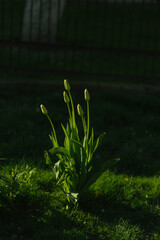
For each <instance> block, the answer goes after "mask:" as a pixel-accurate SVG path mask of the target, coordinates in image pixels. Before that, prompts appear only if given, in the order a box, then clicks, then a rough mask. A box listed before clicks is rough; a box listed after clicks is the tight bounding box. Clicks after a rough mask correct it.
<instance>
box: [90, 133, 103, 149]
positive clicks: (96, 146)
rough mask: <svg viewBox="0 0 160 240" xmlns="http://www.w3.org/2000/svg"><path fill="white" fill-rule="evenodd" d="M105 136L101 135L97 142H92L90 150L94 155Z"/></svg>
mask: <svg viewBox="0 0 160 240" xmlns="http://www.w3.org/2000/svg"><path fill="white" fill-rule="evenodd" d="M105 135H106V132H104V133H102V134H101V135H100V136H99V137H98V138H97V140H96V141H95V142H94V144H93V150H92V153H94V152H95V151H96V149H97V148H98V146H99V145H100V144H101V142H102V140H103V138H104V136H105Z"/></svg>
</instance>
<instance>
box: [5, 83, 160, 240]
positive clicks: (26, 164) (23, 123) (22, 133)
mask: <svg viewBox="0 0 160 240" xmlns="http://www.w3.org/2000/svg"><path fill="white" fill-rule="evenodd" d="M70 83H71V86H72V94H73V97H74V100H75V103H81V104H82V106H83V101H82V98H83V89H84V88H85V87H86V85H85V84H82V85H77V84H74V83H73V81H72V80H70ZM87 87H88V90H89V91H90V95H91V107H90V108H91V122H92V126H93V127H94V129H95V134H96V135H99V133H101V132H103V131H106V132H107V135H106V137H105V139H104V142H103V145H102V146H101V148H100V149H99V151H97V153H96V155H95V158H96V159H97V164H101V163H102V162H104V161H107V160H108V159H110V158H113V157H120V158H121V160H120V161H119V162H118V164H117V165H116V166H114V167H112V168H110V169H108V170H107V171H105V172H104V173H103V175H102V176H101V177H100V178H99V179H98V180H97V182H96V183H95V184H94V185H92V186H91V187H90V188H89V190H88V191H87V192H85V193H84V194H83V196H82V197H81V198H80V203H79V206H78V208H77V209H75V210H73V209H72V208H70V207H69V210H66V204H67V202H66V199H65V196H64V195H63V193H61V192H59V191H58V190H57V189H56V188H55V185H54V175H53V172H52V170H51V169H50V168H49V167H47V166H46V165H45V160H44V156H43V155H44V150H45V149H49V148H50V147H51V144H50V140H49V137H48V135H49V133H50V131H51V129H50V125H49V123H48V121H47V119H46V118H45V116H44V115H42V113H41V112H40V108H39V105H40V104H42V103H43V104H44V105H45V106H46V107H47V109H48V111H49V113H50V116H51V118H52V120H53V122H54V125H55V128H56V131H57V135H58V138H59V139H60V141H63V134H62V129H61V126H60V123H61V122H62V123H64V124H65V122H66V120H67V109H66V106H65V103H64V102H63V97H62V92H63V86H62V84H61V85H54V84H53V85H44V84H42V85H37V84H19V85H18V84H17V85H12V84H10V85H7V84H1V90H0V93H1V98H0V106H1V110H0V111H1V114H0V122H1V124H0V136H1V144H0V156H1V157H4V158H7V159H6V160H1V167H0V170H1V174H3V175H4V176H5V177H7V179H8V182H5V181H2V180H1V181H0V228H1V229H0V239H2V240H8V239H25V240H29V239H34V240H41V239H57V240H62V239H67V240H72V239H76V240H84V239H90V240H93V239H95V240H97V239H99V240H103V239H106V240H107V239H108V240H119V239H122V240H159V239H160V227H159V223H160V177H159V174H160V161H159V159H160V151H159V146H160V134H159V133H160V128H159V123H160V115H159V105H160V98H159V93H157V94H156V93H155V92H150V91H147V92H145V91H138V89H137V90H134V89H128V90H126V89H124V88H118V87H116V88H114V87H109V86H108V87H107V88H105V87H101V88H100V87H95V88H94V87H92V86H87ZM76 118H77V121H78V124H79V126H80V124H81V122H80V119H79V117H78V115H77V116H76ZM16 165H17V167H16ZM22 173H23V174H22Z"/></svg>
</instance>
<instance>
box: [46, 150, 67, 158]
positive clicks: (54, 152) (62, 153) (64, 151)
mask: <svg viewBox="0 0 160 240" xmlns="http://www.w3.org/2000/svg"><path fill="white" fill-rule="evenodd" d="M49 152H50V153H52V154H61V155H64V156H66V157H67V158H70V153H69V151H68V150H67V149H66V148H64V147H54V148H52V149H50V150H49Z"/></svg>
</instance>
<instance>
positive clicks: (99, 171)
mask: <svg viewBox="0 0 160 240" xmlns="http://www.w3.org/2000/svg"><path fill="white" fill-rule="evenodd" d="M118 161H119V159H118V160H117V158H115V159H111V160H108V161H107V162H105V163H103V164H101V166H100V168H99V169H98V168H97V166H96V167H94V169H92V170H91V172H90V173H89V174H88V181H86V184H85V185H84V186H83V187H82V189H81V190H80V193H82V192H84V191H86V190H87V189H88V188H89V187H90V186H91V185H92V184H93V183H94V182H95V181H96V180H97V179H98V178H99V177H100V176H101V174H102V173H103V172H104V171H106V170H107V169H108V168H110V167H113V166H115V164H116V163H117V162H118Z"/></svg>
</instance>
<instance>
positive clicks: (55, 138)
mask: <svg viewBox="0 0 160 240" xmlns="http://www.w3.org/2000/svg"><path fill="white" fill-rule="evenodd" d="M47 118H48V120H49V122H50V124H51V127H52V130H53V137H54V141H55V142H56V144H57V146H58V141H57V135H56V131H55V128H54V126H53V123H52V121H51V119H50V117H49V116H48V114H47Z"/></svg>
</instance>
